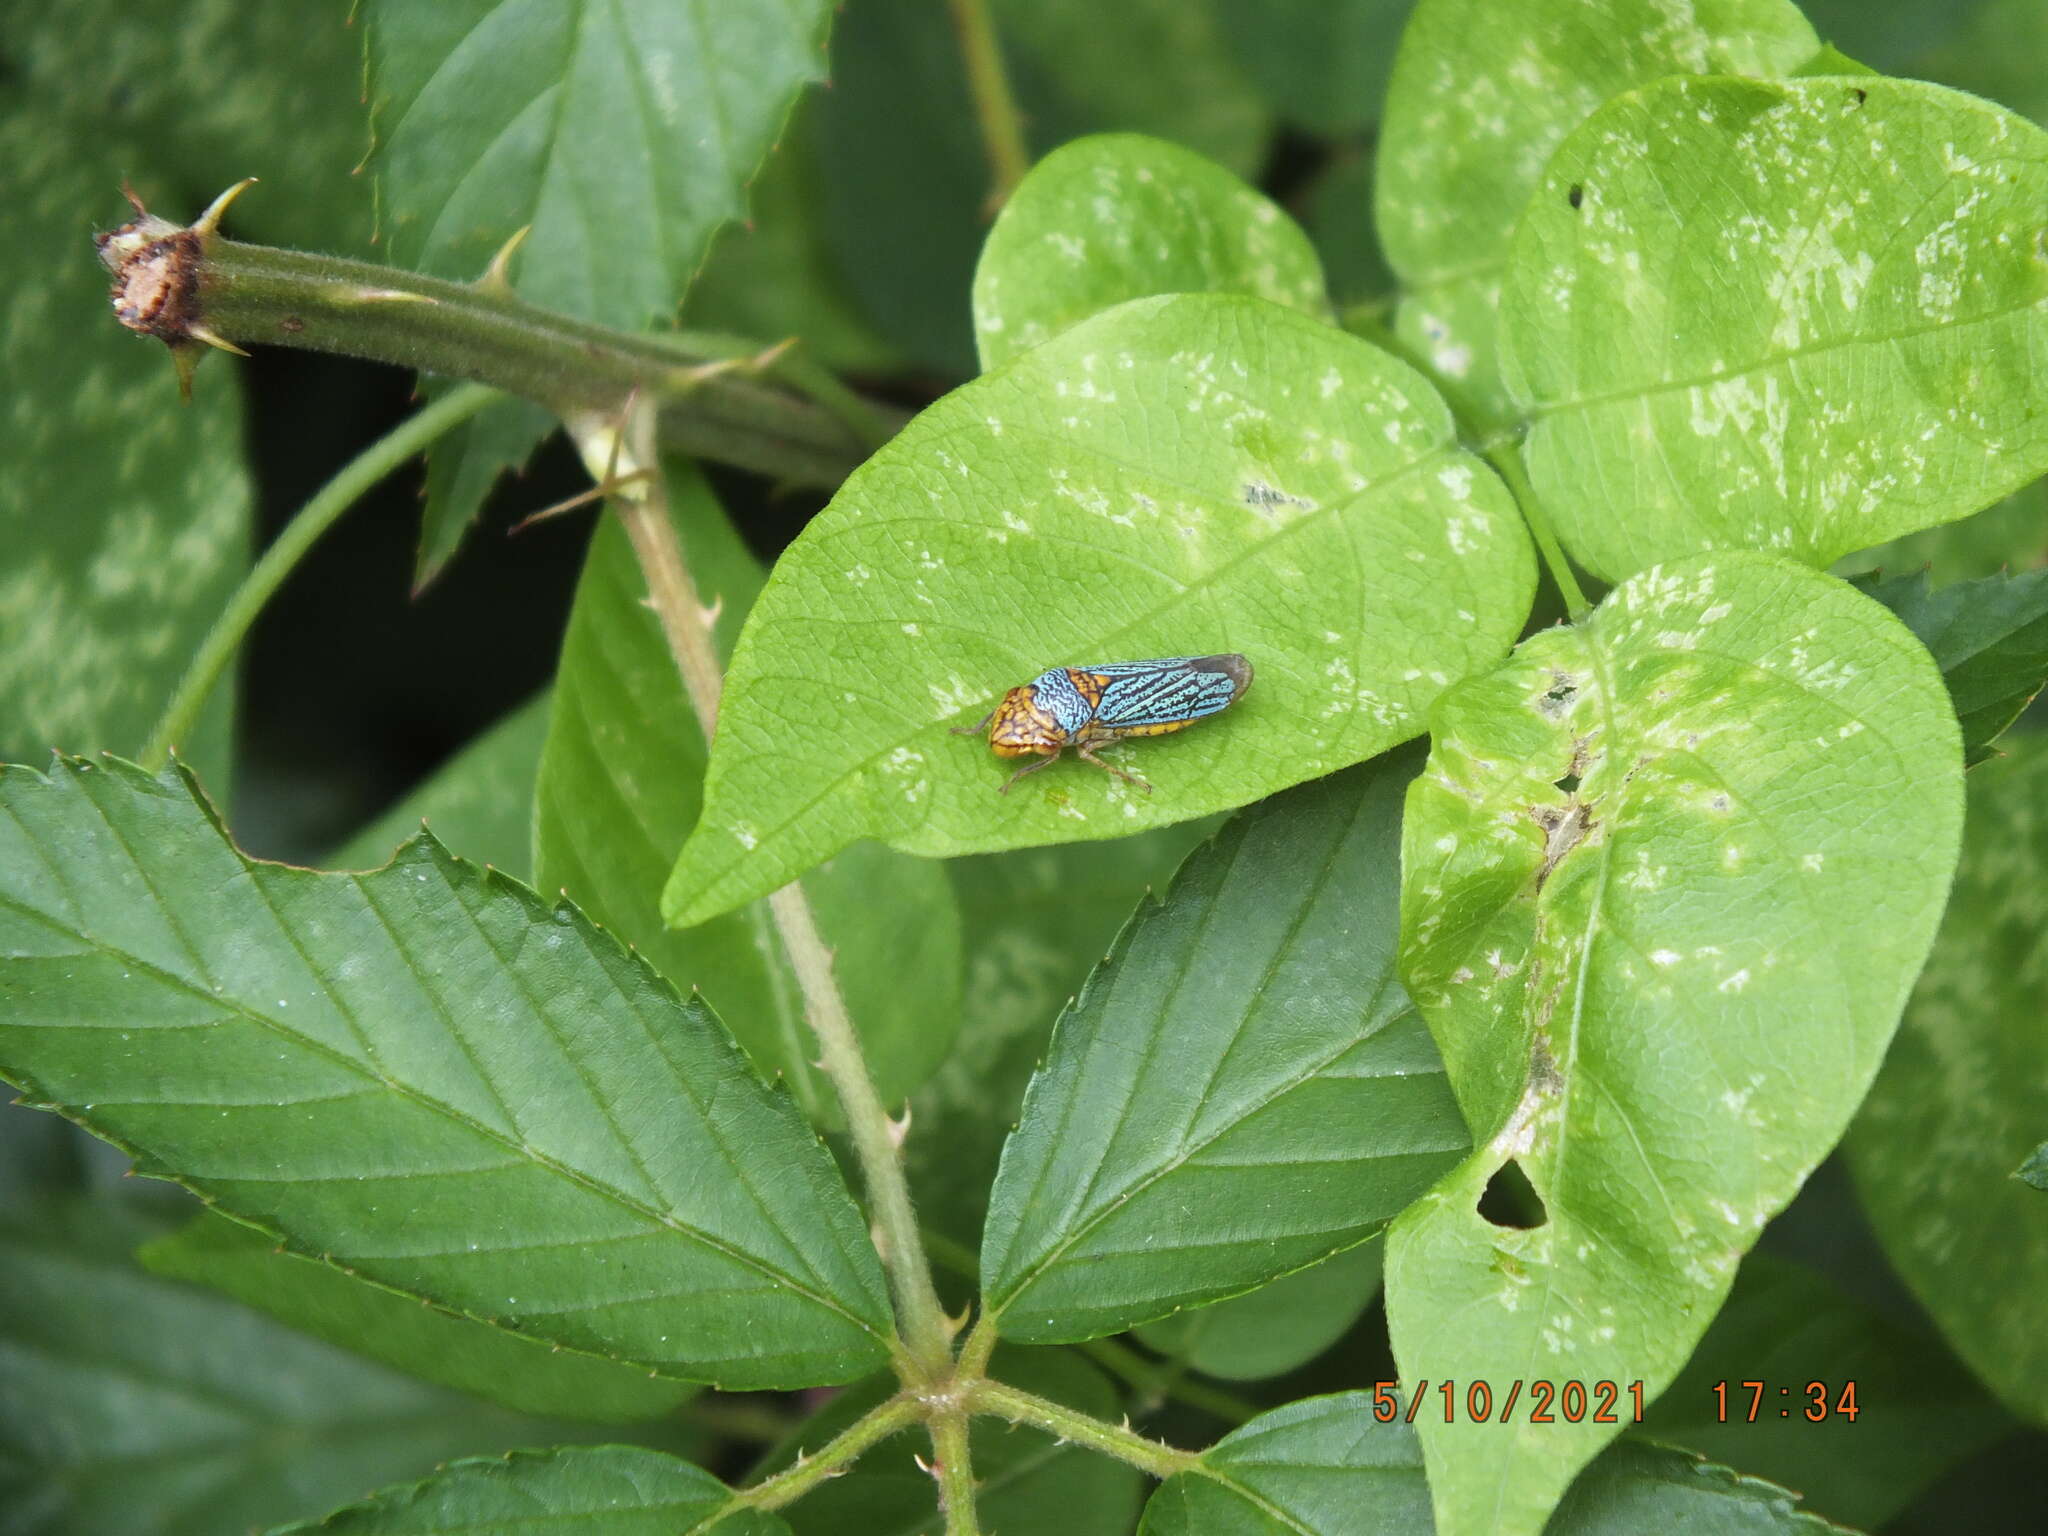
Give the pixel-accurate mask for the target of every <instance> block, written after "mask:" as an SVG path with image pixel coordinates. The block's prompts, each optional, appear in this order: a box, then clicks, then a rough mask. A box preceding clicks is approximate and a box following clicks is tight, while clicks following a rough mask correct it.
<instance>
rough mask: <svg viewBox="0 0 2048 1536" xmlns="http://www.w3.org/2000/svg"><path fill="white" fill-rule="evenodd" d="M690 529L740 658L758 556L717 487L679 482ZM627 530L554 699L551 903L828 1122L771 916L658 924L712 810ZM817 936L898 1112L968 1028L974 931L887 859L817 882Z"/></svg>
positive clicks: (542, 862) (603, 539)
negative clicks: (671, 878) (562, 897)
mask: <svg viewBox="0 0 2048 1536" xmlns="http://www.w3.org/2000/svg"><path fill="white" fill-rule="evenodd" d="M668 479H669V489H670V495H671V501H672V504H673V506H674V508H675V519H676V529H677V533H678V535H679V536H680V537H681V538H682V539H683V540H684V541H685V546H686V551H687V554H688V557H689V560H690V562H691V566H692V568H693V570H694V572H695V574H696V577H697V583H698V587H699V589H700V590H701V592H702V593H703V596H704V600H705V601H706V602H707V603H708V602H716V603H717V604H718V605H719V610H720V617H719V638H720V642H721V649H729V647H730V644H731V640H732V636H733V635H734V634H735V633H736V632H737V631H738V629H739V625H740V621H741V620H742V619H744V618H745V617H746V614H747V610H748V609H749V607H751V606H752V604H753V601H754V595H755V593H757V592H758V591H759V590H760V587H761V581H762V574H761V568H760V566H759V565H758V564H757V563H756V562H755V560H754V558H753V556H752V555H750V554H748V553H747V550H746V547H745V546H744V545H743V544H741V542H740V540H739V536H738V535H737V534H736V533H735V532H734V531H733V528H732V525H731V524H730V523H729V522H727V521H726V517H725V513H724V511H723V509H722V508H720V506H719V505H718V502H717V500H716V498H715V497H714V496H713V495H712V493H711V490H710V488H709V487H708V486H706V485H705V483H704V481H703V478H702V476H700V475H699V474H697V473H696V471H694V470H692V469H689V468H688V467H687V466H684V465H681V464H672V465H671V466H670V472H669V476H668ZM646 598H647V584H646V582H645V581H644V580H643V579H642V577H641V574H640V567H639V565H638V563H637V562H636V561H635V559H634V558H633V552H632V547H631V545H630V544H629V543H628V541H627V539H626V536H625V530H624V529H623V528H622V527H619V526H617V525H616V524H615V523H613V522H607V523H606V524H605V525H604V526H603V527H601V528H600V529H599V530H598V533H597V536H596V538H595V539H594V540H593V541H592V543H591V549H590V557H589V560H588V561H587V563H586V564H585V567H584V573H583V580H582V582H581V584H580V585H579V586H578V588H577V593H576V605H575V607H574V609H573V610H572V611H571V613H570V617H569V632H568V635H567V637H566V638H565V639H564V641H563V644H562V661H561V667H560V671H559V673H558V676H557V680H556V683H555V709H554V719H553V723H552V724H551V725H550V726H549V728H548V741H547V749H546V751H545V753H544V754H543V755H542V758H541V768H540V785H539V789H538V791H537V795H536V799H535V810H534V846H535V861H536V867H537V869H538V871H539V878H538V884H539V885H540V886H541V888H542V889H544V890H553V889H556V888H558V887H560V888H565V889H566V890H567V891H568V892H569V894H570V895H571V896H572V897H573V898H574V899H575V901H576V903H577V904H578V905H579V906H580V907H581V908H582V909H583V910H584V911H585V912H587V913H588V914H589V915H590V916H591V917H592V918H593V919H594V920H595V921H597V922H599V923H601V924H603V925H604V926H605V927H606V928H608V929H610V930H611V931H612V932H613V933H615V934H617V935H618V936H619V937H620V938H622V939H624V940H626V941H627V942H628V943H631V944H633V945H635V946H637V947H638V948H639V950H640V952H641V953H642V954H644V955H645V956H646V957H647V959H648V961H649V962H650V963H651V964H652V965H653V966H654V968H655V969H656V970H658V971H660V972H661V973H662V975H664V976H666V977H668V979H669V980H670V981H672V982H674V983H675V984H676V986H677V987H678V988H680V989H682V990H684V991H688V990H689V989H691V988H700V989H701V990H702V991H703V994H704V996H705V998H706V1000H707V1001H708V1002H709V1003H710V1004H711V1006H712V1007H713V1008H714V1009H716V1010H717V1012H718V1014H719V1016H720V1017H721V1018H722V1019H725V1020H728V1021H730V1027H731V1028H732V1029H733V1031H734V1033H735V1035H736V1036H737V1037H738V1039H739V1041H740V1043H741V1044H742V1045H743V1046H744V1047H746V1050H747V1053H748V1054H749V1055H750V1056H751V1057H752V1058H753V1060H754V1062H755V1064H756V1066H758V1067H759V1068H760V1069H761V1071H762V1072H763V1073H764V1074H768V1075H776V1074H779V1075H781V1076H783V1077H784V1078H786V1079H787V1080H788V1082H789V1083H790V1085H791V1087H792V1088H793V1089H794V1090H795V1092H796V1095H797V1098H798V1100H799V1102H801V1103H802V1104H803V1106H804V1108H805V1109H806V1111H808V1112H809V1113H810V1115H811V1116H812V1117H813V1118H814V1119H823V1120H825V1121H828V1122H834V1123H836V1117H837V1114H838V1105H837V1101H836V1100H835V1099H834V1098H833V1095H832V1090H831V1088H830V1086H829V1085H828V1083H827V1081H826V1079H825V1077H824V1075H823V1073H821V1072H820V1071H818V1069H817V1068H816V1067H815V1066H814V1065H812V1058H813V1057H815V1056H816V1055H817V1047H816V1045H815V1043H813V1041H812V1040H811V1034H810V1028H809V1026H808V1025H807V1024H806V1023H805V1021H804V1014H803V999H802V994H801V993H800V992H799V990H798V988H797V982H796V976H795V973H794V972H792V971H791V970H790V968H789V961H788V958H787V956H786V955H785V954H784V953H783V949H782V944H781V941H780V940H779V938H778V937H777V936H776V931H775V926H774V923H773V921H772V919H771V918H770V916H769V913H768V904H767V902H765V901H759V902H755V903H753V904H751V905H750V906H748V907H746V908H745V909H743V910H741V911H738V912H734V913H730V914H728V915H726V916H724V917H720V918H717V919H715V920H713V921H711V922H709V923H706V924H704V925H703V926H701V927H697V928H690V929H683V930H674V929H670V928H669V927H668V926H667V925H666V924H664V923H663V922H662V920H661V912H660V905H659V904H660V898H661V886H662V880H663V878H664V877H665V876H666V875H667V873H668V869H669V865H670V864H671V863H672V862H673V861H674V859H675V853H676V849H677V848H679V847H681V846H682V842H683V839H684V837H685V836H687V835H688V833H689V830H690V828H691V826H692V825H693V824H695V822H696V820H697V815H698V811H699V808H700V806H701V803H702V784H703V773H704V758H705V752H704V738H703V735H702V733H701V732H700V731H699V730H698V728H697V717H696V715H695V714H694V713H692V711H691V708H690V703H689V700H688V698H687V697H686V696H685V695H684V693H683V688H682V683H681V681H680V679H679V678H678V677H677V674H676V667H675V662H674V661H673V660H672V659H671V658H670V656H669V652H668V645H667V642H666V641H664V640H663V638H662V633H661V626H660V624H659V622H658V621H657V620H656V618H655V616H654V614H653V613H652V612H651V611H650V610H649V609H648V607H647V602H646ZM804 885H805V889H806V890H807V891H808V892H809V893H810V896H811V900H812V903H813V906H814V907H815V909H816V913H817V918H818V923H819V926H820V928H821V929H822V931H823V932H824V934H825V937H826V939H827V940H828V941H829V942H830V943H831V944H832V946H833V947H834V949H835V950H836V951H837V952H838V964H837V974H838V978H839V984H840V987H841V988H842V989H843V991H844V992H845V995H846V1000H847V1005H848V1009H849V1011H850V1012H851V1013H852V1015H853V1018H854V1022H855V1024H856V1026H857V1027H858V1028H859V1030H860V1032H861V1040H862V1044H863V1046H864V1048H865V1054H866V1056H867V1061H868V1068H869V1070H870V1071H871V1072H872V1073H873V1074H874V1077H875V1086H876V1088H877V1090H878V1091H879V1092H880V1093H881V1094H882V1097H883V1100H884V1102H886V1103H894V1102H896V1101H898V1100H900V1099H901V1098H903V1097H904V1096H905V1095H906V1094H908V1093H909V1092H910V1090H911V1089H913V1088H915V1087H916V1086H917V1085H918V1084H919V1083H920V1082H922V1081H923V1080H924V1079H925V1078H926V1077H927V1076H929V1075H930V1074H931V1072H932V1070H933V1068H935V1067H936V1066H937V1065H938V1064H939V1062H940V1061H942V1060H943V1059H944V1058H945V1055H946V1052H947V1050H948V1049H949V1048H950V1047H951V1045H952V1043H953V1037H954V1033H955V1031H956V1030H957V1028H958V1021H959V1016H960V972H961V953H960V919H959V915H958V912H957V910H956V909H955V906H954V901H953V894H952V890H951V887H950V886H949V885H948V884H947V882H946V875H945V871H944V870H942V869H941V868H939V867H938V866H937V865H935V864H932V863H931V862H929V861H928V860H923V859H912V858H908V857H906V856H904V855H903V854H899V853H892V852H890V851H889V850H888V849H886V848H880V847H877V846H875V845H874V844H872V843H868V844H861V845H858V846H855V847H853V848H849V849H847V850H846V851H845V852H844V853H842V854H841V855H840V856H839V857H838V858H836V859H834V860H833V861H831V862H830V863H829V864H827V865H824V866H823V867H821V868H819V869H818V870H816V871H814V872H813V873H812V874H811V875H809V876H808V877H807V878H806V880H805V882H804Z"/></svg>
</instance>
